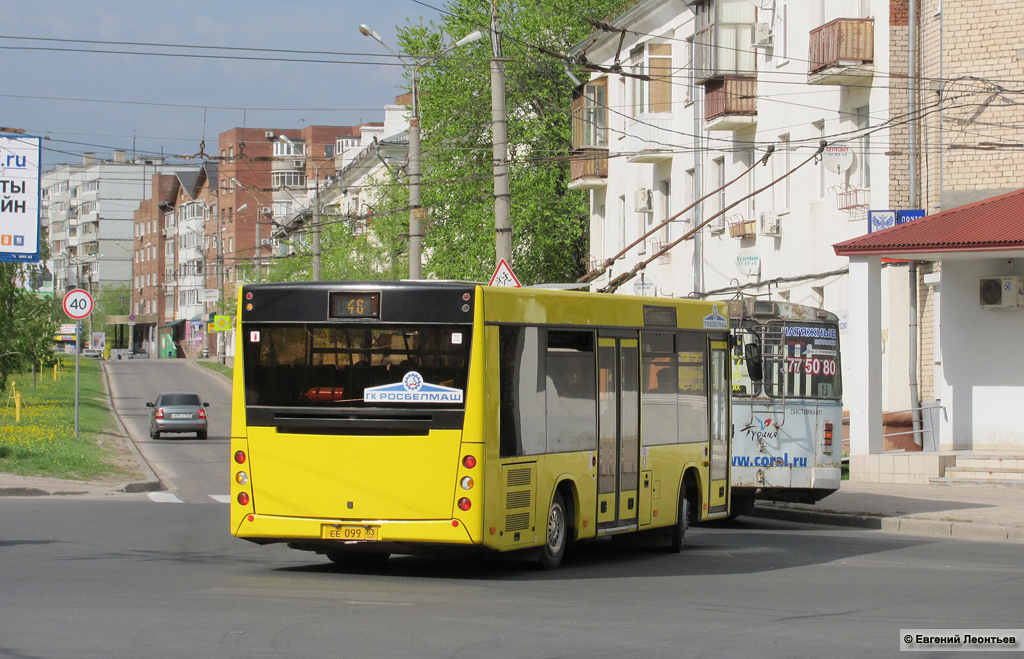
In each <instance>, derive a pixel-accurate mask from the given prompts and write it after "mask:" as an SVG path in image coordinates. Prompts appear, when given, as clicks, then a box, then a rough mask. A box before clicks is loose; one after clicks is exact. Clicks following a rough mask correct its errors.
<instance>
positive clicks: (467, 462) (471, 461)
mask: <svg viewBox="0 0 1024 659" xmlns="http://www.w3.org/2000/svg"><path fill="white" fill-rule="evenodd" d="M462 466H463V467H465V468H466V469H472V468H473V467H475V466H476V456H474V455H467V456H466V457H464V458H462Z"/></svg>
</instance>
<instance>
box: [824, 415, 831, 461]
mask: <svg viewBox="0 0 1024 659" xmlns="http://www.w3.org/2000/svg"><path fill="white" fill-rule="evenodd" d="M825 448H826V449H828V451H829V452H830V453H831V452H832V422H831V421H826V422H825Z"/></svg>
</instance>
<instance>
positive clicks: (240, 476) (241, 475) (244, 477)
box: [235, 471, 249, 485]
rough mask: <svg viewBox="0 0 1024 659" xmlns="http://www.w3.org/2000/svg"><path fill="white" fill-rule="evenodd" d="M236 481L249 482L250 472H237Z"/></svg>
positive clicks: (241, 483) (240, 482)
mask: <svg viewBox="0 0 1024 659" xmlns="http://www.w3.org/2000/svg"><path fill="white" fill-rule="evenodd" d="M235 482H236V483H238V484H239V485H245V484H246V483H248V482H249V474H247V473H245V472H244V471H240V472H238V473H237V474H235Z"/></svg>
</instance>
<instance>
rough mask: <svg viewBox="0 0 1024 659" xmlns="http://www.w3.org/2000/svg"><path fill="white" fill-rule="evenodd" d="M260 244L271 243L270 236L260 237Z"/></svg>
mask: <svg viewBox="0 0 1024 659" xmlns="http://www.w3.org/2000/svg"><path fill="white" fill-rule="evenodd" d="M260 244H261V245H269V244H270V238H261V239H260Z"/></svg>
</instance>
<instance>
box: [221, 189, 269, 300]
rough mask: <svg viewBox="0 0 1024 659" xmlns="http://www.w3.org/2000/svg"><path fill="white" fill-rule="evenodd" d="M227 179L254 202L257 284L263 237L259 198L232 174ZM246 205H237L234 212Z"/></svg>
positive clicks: (259, 273) (244, 207) (259, 277)
mask: <svg viewBox="0 0 1024 659" xmlns="http://www.w3.org/2000/svg"><path fill="white" fill-rule="evenodd" d="M229 180H230V181H231V182H233V183H234V184H235V185H237V186H238V187H239V189H241V190H242V191H243V192H245V194H247V195H249V196H250V197H252V201H253V203H254V204H256V208H255V209H254V210H255V213H256V249H255V254H256V283H257V284H258V283H260V279H261V272H260V261H261V260H262V259H263V240H262V238H263V237H262V235H261V232H260V200H259V198H258V197H257V196H256V195H254V194H253V193H252V192H250V191H249V188H247V187H245V186H244V185H242V183H241V181H239V180H238V179H237V178H235V177H234V176H232V177H231V178H230V179H229ZM248 207H249V204H242V205H241V206H239V207H238V208H236V209H235V212H239V211H244V210H245V209H246V208H248Z"/></svg>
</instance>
